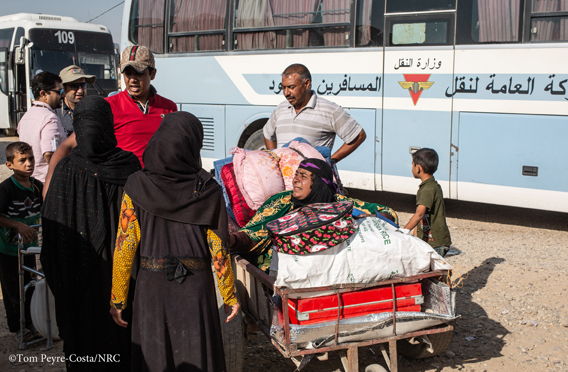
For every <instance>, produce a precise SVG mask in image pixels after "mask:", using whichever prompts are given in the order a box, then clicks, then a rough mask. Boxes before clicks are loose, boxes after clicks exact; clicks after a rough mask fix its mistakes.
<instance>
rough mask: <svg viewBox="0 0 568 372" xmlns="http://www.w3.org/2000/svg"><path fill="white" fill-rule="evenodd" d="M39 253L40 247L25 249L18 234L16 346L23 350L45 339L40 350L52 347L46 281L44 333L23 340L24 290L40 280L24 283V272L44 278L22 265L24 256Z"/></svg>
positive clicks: (43, 275)
mask: <svg viewBox="0 0 568 372" xmlns="http://www.w3.org/2000/svg"><path fill="white" fill-rule="evenodd" d="M30 227H33V228H39V227H41V224H38V225H30ZM40 253H41V247H29V248H27V249H24V242H23V239H22V236H21V235H20V234H18V275H19V289H20V339H19V340H18V341H19V344H18V348H19V349H20V350H25V349H27V348H28V346H31V345H34V344H37V343H38V342H42V341H47V344H46V346H45V348H42V349H41V350H42V351H47V350H50V349H53V338H52V335H51V317H50V311H49V297H50V293H49V287H48V286H47V284H46V283H44V285H43V288H45V296H44V298H45V300H44V301H45V304H44V308H45V322H46V324H47V326H46V330H45V331H44V332H43V333H44V334H45V335H44V337H43V338H39V339H36V340H33V341H30V342H24V329H25V324H26V316H25V301H26V292H27V291H28V290H29V287H30V286H36V284H37V283H38V280H40V279H32V280H31V281H30V282H29V283H28V284H24V274H25V272H26V271H27V272H29V273H32V274H35V275H36V276H37V278H43V280H45V274H43V273H42V272H39V271H37V270H34V269H32V268H31V267H28V266H25V265H24V256H25V255H37V254H40ZM32 303H33V302H32ZM32 312H33V310H32ZM33 315H35V314H32V317H33ZM34 325H36V324H34ZM36 327H37V325H36Z"/></svg>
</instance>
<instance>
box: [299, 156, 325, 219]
mask: <svg viewBox="0 0 568 372" xmlns="http://www.w3.org/2000/svg"><path fill="white" fill-rule="evenodd" d="M300 168H301V169H305V170H307V171H310V172H312V173H313V175H314V176H315V177H314V184H313V185H312V191H310V193H309V194H308V196H307V197H305V198H304V199H301V200H300V199H297V198H295V197H294V196H292V203H293V204H294V207H293V209H296V208H300V207H303V206H305V205H308V204H314V203H330V202H333V201H334V200H335V199H334V194H335V187H334V184H333V171H332V170H331V166H330V165H329V164H328V163H327V162H326V161H325V160H320V159H316V158H309V159H305V160H303V161H302V162H301V163H300V166H299V167H298V169H300Z"/></svg>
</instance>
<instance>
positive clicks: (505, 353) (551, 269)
mask: <svg viewBox="0 0 568 372" xmlns="http://www.w3.org/2000/svg"><path fill="white" fill-rule="evenodd" d="M7 140H10V139H6V138H2V137H0V154H2V155H0V159H1V156H3V153H4V151H3V148H4V146H1V145H4V143H2V141H7ZM4 161H5V160H3V159H2V162H4ZM3 168H4V167H2V166H0V178H1V179H4V178H5V177H7V176H8V175H9V173H8V172H6V171H4V170H3ZM352 195H353V196H354V197H359V198H362V199H365V200H368V201H376V202H380V203H382V204H386V205H389V206H391V207H392V208H394V209H395V210H397V211H399V213H400V216H401V221H402V222H403V223H406V221H408V220H409V218H410V216H411V214H412V212H413V208H414V207H413V205H414V197H413V196H408V195H396V194H389V193H368V192H357V193H352ZM446 210H447V215H448V225H449V226H450V231H451V234H452V240H453V242H454V244H453V247H455V248H457V249H458V250H460V251H461V252H462V253H461V254H459V255H457V256H453V257H449V258H448V262H450V263H451V264H452V265H453V267H454V268H455V269H456V270H457V271H459V272H460V273H463V274H464V275H467V279H466V280H465V285H464V286H463V288H461V289H459V290H458V296H457V313H458V314H460V315H461V318H460V319H458V320H457V324H456V332H455V335H454V338H453V340H452V343H451V345H450V347H449V349H448V352H447V353H445V354H443V355H442V356H440V357H434V358H429V359H425V360H421V361H414V360H407V359H405V358H403V357H401V359H400V360H399V366H400V371H402V372H410V371H436V372H439V371H444V372H446V371H470V372H474V371H475V372H482V371H499V372H505V371H507V372H508V371H515V372H516V371H531V372H537V371H568V293H567V291H568V214H566V213H552V212H544V211H537V210H528V209H520V208H509V207H497V206H491V205H483V204H474V203H465V202H455V201H447V204H446ZM85 337H88V335H85ZM472 337H473V339H472ZM466 338H467V339H466ZM468 339H469V340H470V341H468ZM43 346H44V345H43V344H40V345H37V346H32V347H30V348H29V349H27V350H23V351H22V350H18V347H17V342H16V341H15V339H14V336H13V334H10V333H8V331H7V329H6V323H5V320H4V308H3V307H1V308H0V371H1V372H4V371H18V372H19V371H61V370H63V369H64V368H63V364H62V363H54V364H53V365H51V364H50V363H48V362H46V361H45V359H46V357H47V356H62V355H63V353H62V343H61V342H57V343H56V344H55V348H54V349H53V350H50V351H47V352H43V351H41V348H42V347H43ZM10 355H21V356H20V357H19V358H20V359H19V361H16V362H14V363H12V362H10V360H9V359H10V358H9V357H10ZM33 357H35V358H37V362H34V361H33ZM42 357H43V359H44V361H43V362H42V361H41V360H42ZM372 363H379V364H382V365H383V366H385V364H384V361H382V358H381V357H380V351H379V348H378V346H374V347H369V348H365V349H362V350H361V351H360V369H361V371H364V368H365V366H367V365H369V364H372ZM294 368H295V367H294V365H293V363H292V362H291V361H290V360H287V359H284V358H283V357H282V356H281V355H280V354H278V353H277V352H276V350H275V349H274V348H273V347H272V346H271V345H270V344H269V342H268V340H267V339H266V338H265V337H264V336H262V335H261V336H260V337H259V339H258V340H255V341H249V342H247V343H246V346H245V369H244V370H245V371H251V372H261V371H262V372H264V371H273V372H284V371H286V372H291V371H293V370H294ZM338 370H342V369H341V362H340V361H339V358H338V357H337V354H330V358H329V360H328V361H325V362H320V361H317V360H313V361H312V362H310V363H309V364H308V365H307V366H306V367H305V368H304V369H303V371H306V372H324V371H338Z"/></svg>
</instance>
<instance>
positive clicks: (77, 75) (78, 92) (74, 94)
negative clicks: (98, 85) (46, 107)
mask: <svg viewBox="0 0 568 372" xmlns="http://www.w3.org/2000/svg"><path fill="white" fill-rule="evenodd" d="M59 77H60V78H61V81H62V82H63V89H65V98H64V99H63V103H62V105H61V108H58V109H57V110H55V112H57V116H59V119H61V124H62V125H63V128H65V132H66V133H67V136H68V137H69V136H70V135H71V133H73V110H74V109H75V106H77V104H78V103H79V102H80V101H81V100H82V99H83V98H85V97H86V96H87V86H89V85H93V83H94V82H95V80H97V78H96V77H95V75H86V74H85V71H83V69H81V68H80V67H79V66H75V65H71V66H67V67H65V68H64V69H63V70H61V72H60V73H59Z"/></svg>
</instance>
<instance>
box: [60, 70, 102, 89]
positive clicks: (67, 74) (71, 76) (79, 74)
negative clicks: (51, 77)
mask: <svg viewBox="0 0 568 372" xmlns="http://www.w3.org/2000/svg"><path fill="white" fill-rule="evenodd" d="M59 77H60V78H61V80H62V81H63V84H67V83H71V82H73V81H75V80H79V79H81V78H85V81H86V82H87V84H89V85H92V84H93V83H94V82H95V80H97V78H96V76H95V75H85V71H83V69H82V68H81V67H79V66H75V65H71V66H67V67H65V68H64V69H63V70H61V72H59Z"/></svg>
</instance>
